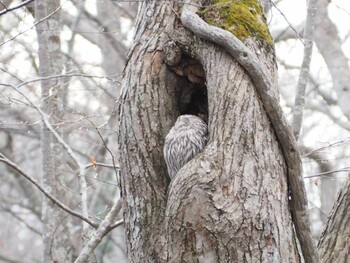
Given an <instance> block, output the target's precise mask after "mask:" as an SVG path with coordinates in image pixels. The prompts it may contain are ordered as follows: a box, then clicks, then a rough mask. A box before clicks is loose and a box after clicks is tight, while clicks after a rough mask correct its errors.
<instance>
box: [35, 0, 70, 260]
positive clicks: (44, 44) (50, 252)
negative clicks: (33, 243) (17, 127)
mask: <svg viewBox="0 0 350 263" xmlns="http://www.w3.org/2000/svg"><path fill="white" fill-rule="evenodd" d="M59 6H60V1H55V0H50V1H47V0H38V1H35V15H36V21H40V20H42V22H40V23H38V25H37V27H36V31H37V37H38V45H39V65H40V67H39V68H40V77H42V78H43V79H42V80H41V96H42V103H41V108H42V110H43V111H44V112H45V113H47V115H48V116H50V117H51V120H52V122H53V125H54V123H55V122H59V121H60V120H61V117H62V114H63V110H62V106H63V105H62V104H63V102H62V98H61V97H62V95H61V94H63V93H62V91H63V87H62V86H61V83H60V80H59V79H58V78H47V77H49V76H55V75H59V74H62V67H63V65H62V57H61V46H60V32H61V30H60V19H59V12H57V9H58V8H59ZM56 128H57V127H56ZM41 150H42V167H43V172H42V183H43V186H44V187H45V188H46V189H47V190H48V191H49V192H50V193H51V194H53V195H54V196H55V197H57V198H58V199H60V200H61V201H63V202H65V198H64V197H65V191H64V188H63V186H64V179H63V174H62V173H63V171H64V167H63V164H64V156H63V149H62V146H61V145H60V144H59V143H58V142H57V141H56V140H55V139H54V137H53V135H52V133H51V132H50V131H49V130H48V128H47V127H46V126H45V125H44V124H43V126H42V130H41ZM42 219H43V231H42V232H43V246H44V252H43V262H72V246H71V243H70V236H69V233H70V232H69V230H68V226H67V215H66V214H65V213H64V212H63V210H61V209H60V208H58V207H57V206H56V205H55V204H54V203H52V202H51V201H49V200H48V199H47V198H46V197H44V198H43V207H42Z"/></svg>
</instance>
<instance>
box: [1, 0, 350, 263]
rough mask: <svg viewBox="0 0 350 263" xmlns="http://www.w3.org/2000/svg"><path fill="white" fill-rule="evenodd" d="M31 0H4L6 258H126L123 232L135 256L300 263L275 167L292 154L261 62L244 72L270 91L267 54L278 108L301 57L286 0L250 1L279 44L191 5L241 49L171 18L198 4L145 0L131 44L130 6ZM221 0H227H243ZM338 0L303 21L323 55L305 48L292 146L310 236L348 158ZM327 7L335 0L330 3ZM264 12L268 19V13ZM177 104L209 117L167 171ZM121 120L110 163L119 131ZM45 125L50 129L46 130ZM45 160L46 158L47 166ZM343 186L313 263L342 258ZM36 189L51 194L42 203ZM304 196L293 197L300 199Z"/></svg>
mask: <svg viewBox="0 0 350 263" xmlns="http://www.w3.org/2000/svg"><path fill="white" fill-rule="evenodd" d="M28 2H30V1H22V2H20V1H1V4H0V12H1V14H3V15H2V16H0V26H1V29H2V31H1V33H0V36H1V38H0V50H1V52H0V71H1V73H0V74H1V81H0V85H1V86H0V161H1V162H4V163H5V164H2V163H1V164H0V166H1V168H0V177H1V179H2V184H1V185H0V191H1V195H0V201H1V205H0V212H1V213H0V223H1V225H2V228H1V231H0V260H1V261H4V262H21V258H23V260H22V261H25V262H37V261H40V260H41V258H42V254H43V251H44V258H45V259H44V261H45V260H48V261H50V260H51V259H52V258H55V259H57V260H58V261H59V262H73V261H76V262H116V261H118V262H126V261H127V258H126V250H125V245H127V246H128V248H129V253H128V254H129V255H128V256H129V260H130V261H131V262H133V261H134V262H154V261H156V260H158V261H159V262H168V261H170V262H178V261H184V260H188V261H192V260H199V261H205V260H208V261H210V262H221V261H225V260H226V259H227V260H228V261H235V260H236V259H237V262H240V260H241V259H242V258H243V260H246V261H257V262H265V261H266V262H273V261H275V262H280V261H279V260H282V259H284V261H283V262H298V261H300V260H301V259H300V253H301V251H300V250H299V249H298V246H296V244H295V242H296V241H297V237H296V236H295V233H294V230H295V228H293V224H294V225H295V224H296V221H295V220H296V219H297V220H298V219H299V218H302V216H303V215H302V216H301V217H299V216H295V212H298V209H300V207H299V208H298V207H297V209H296V210H295V208H296V207H293V206H289V205H288V202H290V204H291V205H293V204H296V202H295V201H296V199H295V196H293V193H295V191H293V189H290V188H289V189H287V187H288V186H291V184H290V181H288V180H287V178H286V176H287V175H288V174H290V172H291V171H290V170H287V169H290V167H293V165H291V162H290V159H288V158H290V155H289V157H288V152H287V154H286V152H285V149H284V148H283V145H284V144H283V138H282V137H283V136H282V137H281V133H280V132H279V126H278V123H277V126H276V119H274V117H273V116H272V115H271V108H269V104H271V103H266V98H265V97H264V94H265V93H264V92H263V93H259V92H261V83H260V82H259V81H257V80H258V79H259V78H261V75H259V73H258V74H255V73H254V72H252V69H253V71H254V69H259V68H262V69H265V70H266V71H265V72H266V75H267V76H268V77H269V78H270V79H271V82H270V83H271V85H269V86H268V87H269V88H268V89H267V91H268V92H267V93H266V94H273V93H271V92H276V94H275V95H273V96H272V97H273V98H276V97H277V82H275V80H276V79H277V71H276V67H275V66H276V65H275V62H274V60H275V59H277V61H278V63H279V76H280V85H279V88H280V91H281V98H282V101H281V104H282V105H283V106H284V109H285V112H286V113H287V115H289V114H290V112H291V109H293V107H294V104H293V101H294V96H295V94H294V91H295V87H296V82H297V81H296V80H297V78H298V75H299V73H300V67H299V64H298V63H300V62H301V59H302V58H301V57H300V56H299V54H300V53H295V54H298V55H295V54H294V52H299V51H300V50H302V49H303V41H302V40H301V39H298V37H299V38H302V36H303V35H304V33H303V28H304V23H303V22H302V21H300V24H299V25H296V26H295V25H293V24H292V23H290V22H289V21H288V19H289V17H288V15H287V14H288V12H287V10H286V9H283V8H285V6H286V3H287V2H286V1H274V2H270V1H261V4H262V6H264V10H265V12H269V14H268V15H269V18H268V20H267V21H268V23H269V27H270V28H271V29H272V33H273V36H274V37H275V42H276V43H277V46H276V47H277V56H276V57H275V56H274V51H273V45H272V44H271V42H270V41H269V37H268V34H267V35H265V34H264V35H263V36H262V35H259V34H255V33H256V32H259V30H257V29H256V28H255V29H253V30H252V31H250V33H249V34H248V35H244V34H243V36H242V31H240V32H239V33H238V32H236V31H234V30H233V29H234V27H226V26H227V25H236V26H237V25H240V23H241V22H242V20H241V21H240V22H239V23H237V22H235V21H229V23H228V24H227V23H226V24H225V23H221V24H220V21H222V20H221V18H220V12H224V14H225V11H223V10H220V8H219V7H220V6H221V7H227V4H228V3H225V2H226V1H222V0H220V1H215V3H216V2H218V3H219V5H214V6H213V5H212V4H213V3H214V1H206V2H205V3H203V5H204V6H206V8H202V9H200V10H198V11H199V12H198V14H200V16H201V18H203V19H204V20H205V21H206V22H207V23H209V24H211V25H214V26H220V27H221V28H224V29H226V30H228V31H231V32H232V33H233V34H234V35H236V36H238V37H239V38H240V39H241V41H242V42H243V43H244V45H243V47H242V46H240V44H239V43H240V42H235V41H234V42H233V43H236V44H237V43H238V47H239V48H238V49H237V47H232V46H231V45H230V44H228V43H227V41H231V40H230V39H231V36H230V35H226V34H225V37H224V38H221V39H220V40H219V41H218V40H217V39H213V38H212V36H217V37H220V36H222V35H220V34H221V33H222V31H216V30H213V28H206V30H204V32H203V31H201V30H200V28H199V29H198V28H197V29H196V28H195V27H194V26H193V24H191V22H189V21H188V20H186V19H184V18H183V17H182V15H184V14H183V13H184V10H185V9H186V8H187V10H188V9H189V8H194V9H196V8H198V7H200V6H201V5H202V3H198V2H191V5H189V6H184V5H183V3H180V2H179V1H174V2H171V1H145V2H144V3H142V7H141V9H140V13H139V17H138V20H137V23H136V28H137V30H136V35H135V37H134V41H133V42H132V43H131V45H132V47H131V49H130V52H129V56H127V54H126V52H127V49H128V48H129V44H130V42H129V39H130V32H131V31H132V30H131V29H132V28H133V26H131V27H130V26H129V25H132V24H133V23H132V22H131V21H132V19H133V17H134V16H135V14H136V7H137V5H136V4H134V3H129V2H128V3H122V2H120V1H97V2H96V5H94V4H92V3H91V2H89V1H83V2H82V1H75V0H73V1H63V2H61V4H62V6H57V3H54V4H55V5H56V7H55V8H56V9H55V8H53V7H51V8H53V9H55V10H49V11H47V13H46V14H44V13H43V12H41V11H40V10H39V13H37V12H35V10H34V7H35V6H34V4H35V3H34V2H36V5H37V8H39V6H40V5H41V4H44V5H45V6H46V5H50V4H51V3H50V1H45V2H42V1H33V2H32V3H31V4H30V5H26V6H24V5H22V4H23V3H28ZM227 2H228V1H227ZM232 2H234V3H236V4H237V5H236V7H237V6H238V5H239V4H240V3H241V2H243V1H232ZM245 2H246V4H247V3H248V2H249V3H248V4H250V6H249V8H247V9H245V8H243V9H240V12H238V14H241V13H243V12H241V11H242V10H243V11H244V10H248V11H249V12H248V13H246V14H248V15H250V14H252V12H253V11H255V12H253V13H254V15H253V16H252V17H250V18H249V24H250V25H251V26H254V24H255V23H254V21H255V19H254V17H256V16H257V17H258V18H259V19H258V20H259V21H260V22H264V19H263V15H262V13H260V9H259V8H257V6H256V5H255V4H254V3H255V1H245ZM253 2H254V3H253ZM293 4H294V3H293ZM295 4H297V3H295ZM38 5H39V6H38ZM44 5H41V7H44ZM209 6H211V8H209ZM342 6H346V2H342V0H339V1H332V2H329V1H323V0H320V1H319V7H318V13H319V14H320V19H319V20H317V21H316V31H315V32H314V36H315V43H316V45H315V48H317V49H318V50H319V52H313V60H315V61H316V63H314V64H313V63H312V64H311V70H310V72H309V75H308V76H307V74H306V75H304V76H306V77H308V78H309V79H310V81H309V84H308V85H307V86H306V93H305V111H304V112H303V114H304V118H303V123H302V129H301V134H300V137H299V143H300V149H301V150H300V151H301V153H302V157H303V159H302V160H303V163H304V168H305V170H304V175H305V181H306V182H307V190H308V191H309V200H310V204H311V207H312V210H311V212H312V213H311V220H312V221H311V223H312V225H313V229H314V230H315V232H314V233H313V237H314V238H315V239H318V236H319V235H320V232H321V228H322V223H321V222H323V223H324V222H325V221H326V219H325V217H326V216H327V213H328V210H330V209H331V206H332V205H333V202H334V200H335V192H336V188H337V187H339V186H340V185H341V178H344V177H346V176H347V171H348V169H349V168H348V167H349V165H348V163H347V159H348V156H349V151H348V150H347V148H348V147H346V146H347V144H348V143H349V139H347V137H348V135H347V134H348V131H349V129H350V126H349V124H348V121H347V118H346V116H348V112H347V107H348V106H347V100H346V99H347V90H346V83H347V82H346V79H347V78H349V74H350V71H349V70H348V65H347V64H348V59H347V58H346V54H345V52H343V51H342V49H343V50H344V51H346V50H347V45H348V44H349V38H348V36H347V35H346V34H345V35H344V31H342V32H340V31H337V29H342V28H343V26H344V25H343V24H344V23H343V22H342V23H339V21H338V20H337V17H334V10H336V12H335V13H336V15H337V16H338V15H339V17H341V15H342V14H346V12H347V11H346V9H344V8H342ZM41 7H40V8H41ZM330 7H331V8H332V11H333V13H332V12H331V13H329V14H328V9H329V8H330ZM25 8H26V9H25ZM302 8H303V6H302V7H301V9H300V10H303V9H302ZM41 10H44V9H41ZM230 10H231V9H230ZM257 10H258V12H256V11H257ZM194 11H195V10H192V11H191V12H192V14H193V12H194ZM288 11H289V10H288ZM310 11H314V10H310ZM284 12H286V14H285V13H284ZM289 13H290V12H289ZM221 14H222V13H221ZM332 14H333V16H332ZM32 16H35V17H36V20H33V17H32ZM39 17H42V18H43V19H42V20H41V19H40V18H39ZM58 17H60V19H57V18H58ZM185 17H186V16H185ZM236 17H239V15H236ZM187 18H188V16H187ZM278 18H282V19H284V20H287V23H286V26H285V28H281V27H279V24H274V21H277V20H278ZM345 20H346V19H345ZM196 21H197V22H198V20H196ZM37 22H39V23H37ZM202 22H203V21H202ZM41 23H43V24H41ZM45 23H46V24H45ZM199 24H201V23H198V25H199ZM45 25H46V26H47V27H45ZM191 25H192V26H191ZM259 25H260V26H259V27H260V28H262V29H264V28H266V25H265V23H262V24H259ZM34 26H37V27H36V30H37V32H38V37H36V34H35V30H33V29H34ZM184 27H185V28H184ZM236 28H241V27H240V26H237V27H236ZM277 29H278V30H277ZM42 30H43V31H46V32H43V31H42ZM198 30H199V31H198ZM251 32H255V33H251ZM217 33H219V35H216V34H217ZM297 33H299V35H300V36H301V37H300V36H298V34H297ZM57 38H58V39H59V41H56V40H57ZM55 39H56V40H55ZM37 41H38V43H40V45H39V53H38V49H37V44H36V43H37ZM33 43H34V44H33ZM229 43H232V42H229ZM304 43H305V42H304ZM46 47H47V48H46ZM48 50H49V51H50V52H48V54H47V55H46V56H42V55H43V54H44V53H45V52H47V51H48ZM242 50H244V52H243V53H241V51H242ZM236 51H237V53H236V54H235V52H236ZM237 54H243V56H239V55H238V56H237ZM252 54H253V56H252ZM245 55H247V58H249V59H247V60H246V61H247V62H245V59H244V58H245ZM50 57H51V58H53V57H54V59H47V58H50ZM320 57H322V58H323V59H324V61H325V62H326V64H323V61H321V62H320V60H319V58H320ZM255 58H256V60H255ZM293 58H297V59H293ZM251 61H257V62H258V63H257V64H253V65H252V64H249V62H251ZM295 61H298V62H297V63H295ZM125 63H126V65H127V67H126V70H125V74H124V80H123V88H124V92H123V97H122V98H121V100H120V101H121V102H122V103H123V104H122V105H120V101H118V94H119V84H120V81H121V76H120V73H121V71H122V69H123V67H124V65H125ZM247 63H248V64H247ZM44 65H46V66H44ZM52 65H53V66H54V67H52ZM254 65H255V66H256V65H258V67H254ZM250 66H253V68H250ZM328 70H329V72H330V74H328ZM49 72H50V73H49ZM263 79H264V78H262V80H263ZM267 82H269V81H267ZM259 83H260V84H259ZM262 83H264V80H263V81H262ZM41 87H42V88H43V91H45V90H46V91H47V88H49V94H46V95H41ZM116 102H117V103H116ZM207 102H209V105H208V104H207ZM272 104H273V103H272ZM272 104H271V105H272ZM277 105H279V102H278V103H277ZM120 106H121V107H120ZM118 107H120V109H122V111H121V114H120V113H119V111H118ZM272 112H273V111H272ZM276 112H278V111H276ZM198 113H199V114H198ZM180 114H198V115H199V116H200V117H201V118H202V119H204V120H205V121H206V122H208V124H209V131H210V138H209V143H208V146H207V147H206V149H205V150H204V152H203V153H201V154H199V155H198V156H197V157H196V158H195V159H194V160H193V161H190V162H189V163H188V164H187V165H185V166H184V168H183V170H182V171H181V172H180V173H179V176H177V177H176V178H175V179H174V180H173V181H171V182H169V179H168V177H167V175H166V169H165V163H164V161H163V156H162V143H163V139H164V136H165V134H166V133H167V132H168V130H169V129H170V127H171V126H172V125H173V123H174V121H175V119H176V118H177V116H178V115H180ZM119 117H121V123H122V126H121V127H120V131H121V133H120V137H119V141H120V142H121V145H120V146H121V150H122V151H121V154H122V155H121V160H122V162H121V165H122V166H121V168H122V172H121V173H119V171H118V167H119V164H118V161H117V160H118V155H119V150H118V148H119V145H117V143H116V142H117V136H116V135H117V133H116V131H117V130H118V121H119V120H118V119H119ZM277 119H278V118H277ZM327 123H328V126H327ZM328 127H329V128H328ZM276 128H277V129H276ZM317 131H318V132H319V134H322V136H318V133H317ZM315 134H316V135H315ZM40 135H41V137H42V138H44V139H45V141H42V143H41V142H40V140H39V137H40ZM281 138H282V141H281ZM318 138H319V139H318ZM321 138H322V139H321ZM317 139H318V140H317ZM47 142H51V143H49V144H47ZM293 147H294V148H296V147H295V146H293ZM41 149H43V150H44V155H42V150H41ZM50 154H51V155H50ZM286 156H287V158H286ZM295 156H298V154H296V155H295ZM41 157H43V160H45V162H46V161H48V162H49V164H50V165H49V166H44V165H42V163H41ZM315 163H316V165H315ZM50 167H51V169H49V168H50ZM52 168H53V169H52ZM298 169H299V168H298ZM42 171H44V172H45V173H44V174H45V175H54V177H47V179H46V181H44V183H46V184H45V185H43V184H42V183H40V182H39V179H40V175H41V174H42ZM287 171H288V172H287ZM292 173H293V171H292ZM118 176H121V179H122V185H123V197H124V200H125V203H124V204H127V206H126V207H125V209H126V210H125V211H124V212H125V214H124V215H125V219H126V224H125V226H126V235H127V242H125V238H124V229H123V228H122V227H120V224H121V222H122V221H121V214H120V213H118V211H119V210H120V208H121V202H120V200H119V201H118V196H119V187H118ZM296 178H297V177H296ZM27 179H28V180H30V181H28V180H27ZM33 179H36V180H33ZM48 179H50V180H48ZM52 179H54V180H52ZM84 181H85V182H84ZM48 183H50V184H51V185H52V186H53V187H48ZM169 183H170V184H169ZM292 188H293V187H292ZM38 189H40V191H38ZM348 189H349V184H346V185H345V187H344V188H343V189H342V191H341V192H340V194H339V196H338V198H337V200H336V202H335V204H334V209H333V212H332V213H331V217H330V219H329V221H328V223H327V224H326V228H325V231H324V232H323V234H322V236H321V239H320V241H319V252H320V255H321V261H323V262H335V261H336V262H348V259H347V255H348V254H349V253H348V242H346V240H347V236H348V232H347V230H348V228H347V226H346V222H347V221H346V220H347V218H348V213H347V211H348V210H349V209H347V206H348V199H347V198H346V197H347V196H348V194H347V193H348ZM290 193H292V196H291V201H289V200H288V196H289V194H290ZM42 195H43V196H44V203H45V204H47V207H45V206H44V207H42V203H43V202H42V200H43V199H42V198H43V196H42ZM299 204H301V208H303V205H304V204H305V202H301V203H299ZM318 208H321V210H319V209H318ZM289 209H290V210H289ZM293 209H294V210H293ZM45 211H52V212H50V213H48V214H46V215H47V216H45V213H43V215H44V217H43V218H42V212H45ZM63 211H64V212H63ZM291 211H292V212H293V211H294V215H293V217H292V218H291V213H290V212H291ZM299 211H303V210H302V209H301V210H299ZM54 215H55V216H54ZM56 215H57V217H56ZM59 217H60V218H59ZM320 218H321V221H320ZM42 219H44V220H42ZM117 226H119V227H118V228H115V227H117ZM278 230H279V231H278ZM111 231H112V232H111ZM297 232H298V231H297ZM65 233H66V235H65ZM305 233H308V231H305ZM335 233H338V234H337V235H335ZM299 235H300V233H299ZM298 238H300V237H298ZM302 238H303V237H302ZM304 238H305V237H304ZM304 241H305V239H304ZM304 241H303V240H301V243H302V245H301V248H303V249H304V251H303V254H304V256H305V246H304V245H303V244H304V243H303V242H304ZM277 243H278V245H277ZM62 247H64V249H65V251H64V252H65V255H63V253H61V252H62V250H60V248H62ZM214 248H215V249H214ZM338 248H342V249H338ZM70 251H71V253H70ZM67 252H69V253H67ZM306 254H308V251H306ZM306 262H312V261H310V260H306Z"/></svg>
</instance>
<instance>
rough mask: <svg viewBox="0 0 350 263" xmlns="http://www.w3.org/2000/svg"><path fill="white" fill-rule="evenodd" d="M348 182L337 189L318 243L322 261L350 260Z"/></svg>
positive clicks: (349, 194)
mask: <svg viewBox="0 0 350 263" xmlns="http://www.w3.org/2000/svg"><path fill="white" fill-rule="evenodd" d="M349 211H350V182H348V183H347V184H346V185H345V186H344V188H343V189H342V190H341V191H339V194H338V198H337V201H336V202H335V204H334V206H333V210H332V212H331V215H330V217H329V219H328V223H327V225H326V227H325V229H324V230H323V233H322V236H321V238H320V241H319V243H318V248H319V252H320V257H321V259H322V262H324V263H332V262H339V263H346V262H350V242H349V236H350V227H349V221H350V213H349Z"/></svg>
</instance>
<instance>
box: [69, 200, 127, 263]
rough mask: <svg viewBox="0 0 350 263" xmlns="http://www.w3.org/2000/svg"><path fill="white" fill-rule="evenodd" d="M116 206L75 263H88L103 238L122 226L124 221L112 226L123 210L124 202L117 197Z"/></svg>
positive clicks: (93, 234)
mask: <svg viewBox="0 0 350 263" xmlns="http://www.w3.org/2000/svg"><path fill="white" fill-rule="evenodd" d="M115 199H117V200H114V202H113V203H114V204H113V206H112V208H111V210H110V211H109V213H108V214H107V216H106V217H105V219H104V220H103V221H102V222H101V224H100V225H99V227H98V228H97V229H96V230H95V231H94V233H92V236H91V238H90V240H89V242H88V243H87V244H86V245H85V246H84V248H83V249H82V250H81V252H80V255H79V256H78V258H77V259H76V260H75V263H83V262H88V258H89V256H90V255H91V254H92V252H93V251H94V250H95V248H96V247H97V245H98V244H99V243H100V242H101V240H102V238H103V237H104V236H105V235H107V234H108V232H109V231H111V230H112V229H114V228H115V227H117V226H120V225H121V224H122V223H123V222H124V221H123V219H121V220H118V221H117V222H115V223H114V224H112V221H113V220H114V218H115V217H116V216H117V214H118V213H119V211H120V210H121V208H122V201H121V199H119V197H117V196H116V197H115Z"/></svg>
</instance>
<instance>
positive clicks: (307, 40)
mask: <svg viewBox="0 0 350 263" xmlns="http://www.w3.org/2000/svg"><path fill="white" fill-rule="evenodd" d="M317 2H318V0H310V1H309V5H308V8H307V17H306V23H305V30H304V57H303V63H302V65H301V68H300V76H299V80H298V87H297V93H296V97H295V105H294V110H293V126H292V127H293V134H294V137H295V138H296V140H298V137H299V134H300V129H301V124H302V121H303V112H304V106H305V93H306V85H307V82H308V79H309V70H310V64H311V57H312V47H313V32H314V28H315V26H314V22H315V17H316V6H317Z"/></svg>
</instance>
